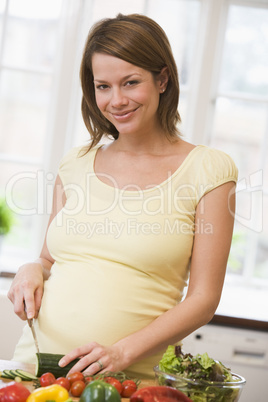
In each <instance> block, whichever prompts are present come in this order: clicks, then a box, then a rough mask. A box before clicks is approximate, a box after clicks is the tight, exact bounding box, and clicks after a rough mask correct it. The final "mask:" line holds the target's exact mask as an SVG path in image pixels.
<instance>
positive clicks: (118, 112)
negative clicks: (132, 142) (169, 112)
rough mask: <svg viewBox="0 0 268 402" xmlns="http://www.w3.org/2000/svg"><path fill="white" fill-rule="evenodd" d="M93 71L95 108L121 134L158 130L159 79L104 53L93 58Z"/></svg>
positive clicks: (160, 84)
mask: <svg viewBox="0 0 268 402" xmlns="http://www.w3.org/2000/svg"><path fill="white" fill-rule="evenodd" d="M92 70H93V76H94V86H95V94H96V102H97V106H98V108H99V109H100V111H101V113H102V114H103V115H104V116H105V117H106V118H107V119H108V120H109V121H110V122H111V123H112V124H113V125H114V126H115V127H116V128H117V130H118V132H119V133H120V134H126V133H130V134H136V133H138V134H142V133H145V132H148V131H150V130H156V129H159V126H160V124H159V121H158V115H157V109H158V105H159V96H160V93H161V92H162V87H163V84H162V83H161V82H162V81H161V79H160V77H159V79H155V78H154V77H153V75H152V73H151V72H150V71H147V70H144V69H142V68H140V67H137V66H135V65H133V64H130V63H128V62H126V61H124V60H122V59H119V58H117V57H113V56H109V55H106V54H103V53H95V54H94V55H93V57H92Z"/></svg>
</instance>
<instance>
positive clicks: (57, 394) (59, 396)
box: [26, 384, 69, 402]
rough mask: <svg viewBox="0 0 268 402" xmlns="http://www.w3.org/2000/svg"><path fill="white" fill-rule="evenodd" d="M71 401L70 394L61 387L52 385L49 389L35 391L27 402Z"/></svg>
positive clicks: (42, 388)
mask: <svg viewBox="0 0 268 402" xmlns="http://www.w3.org/2000/svg"><path fill="white" fill-rule="evenodd" d="M67 399H69V392H68V391H67V389H65V388H63V387H62V386H61V385H58V384H52V385H49V386H48V387H41V388H37V389H35V390H34V391H33V392H32V393H31V395H30V396H29V397H28V398H27V400H26V402H47V401H49V402H52V401H53V402H54V401H55V402H65V401H67Z"/></svg>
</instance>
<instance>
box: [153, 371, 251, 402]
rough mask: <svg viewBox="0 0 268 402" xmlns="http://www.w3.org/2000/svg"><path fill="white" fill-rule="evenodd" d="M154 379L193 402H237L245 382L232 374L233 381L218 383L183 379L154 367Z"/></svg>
mask: <svg viewBox="0 0 268 402" xmlns="http://www.w3.org/2000/svg"><path fill="white" fill-rule="evenodd" d="M154 372H155V378H156V381H157V383H158V384H159V385H167V386H170V387H173V388H176V389H178V390H180V391H182V392H183V393H184V394H185V395H187V396H188V397H189V398H190V399H191V400H192V401H193V402H219V401H220V402H237V401H238V400H239V398H240V396H241V392H242V389H243V387H244V385H245V384H246V380H245V379H244V378H243V377H241V376H240V375H238V374H234V373H232V376H233V378H234V381H230V382H219V381H206V380H194V379H189V378H183V377H182V376H180V375H178V374H169V373H165V372H163V371H161V370H160V369H159V367H158V366H155V367H154Z"/></svg>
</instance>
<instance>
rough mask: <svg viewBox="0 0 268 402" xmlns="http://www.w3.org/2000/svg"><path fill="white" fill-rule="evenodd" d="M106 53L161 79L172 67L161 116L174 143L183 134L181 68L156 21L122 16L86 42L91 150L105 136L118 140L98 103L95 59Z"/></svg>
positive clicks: (85, 109)
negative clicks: (180, 105) (162, 73)
mask: <svg viewBox="0 0 268 402" xmlns="http://www.w3.org/2000/svg"><path fill="white" fill-rule="evenodd" d="M94 53H104V54H108V55H111V56H114V57H118V58H119V59H122V60H124V61H127V62H128V63H131V64H134V65H136V66H138V67H140V68H143V69H144V70H147V71H150V72H151V73H152V74H153V75H154V76H157V75H158V74H159V73H160V72H161V70H162V69H163V68H164V67H166V66H167V67H168V72H169V81H168V85H167V88H166V91H165V92H164V93H162V94H161V96H160V101H159V107H158V115H159V121H160V124H161V126H162V128H163V129H164V130H165V132H166V133H167V135H168V138H169V139H170V140H171V139H172V138H174V137H176V136H177V135H178V134H179V131H178V129H177V127H176V126H177V123H178V122H180V120H181V119H180V115H179V112H178V103H179V92H180V89H179V79H178V72H177V66H176V63H175V60H174V57H173V54H172V50H171V47H170V43H169V41H168V38H167V36H166V34H165V32H164V31H163V29H162V28H161V27H160V26H159V25H158V24H157V23H156V22H155V21H153V20H152V19H150V18H148V17H146V16H144V15H140V14H131V15H122V14H118V16H117V17H116V18H107V19H104V20H101V21H99V22H97V23H96V24H95V25H94V26H93V27H92V29H91V30H90V32H89V35H88V37H87V40H86V44H85V48H84V53H83V58H82V63H81V68H80V79H81V85H82V91H83V97H82V105H81V109H82V116H83V119H84V122H85V125H86V127H87V129H88V131H89V133H90V135H91V139H92V142H91V144H90V147H89V149H90V148H92V147H93V146H95V145H97V144H98V142H99V141H100V140H101V138H102V136H103V135H106V136H107V135H108V136H109V135H112V137H113V138H114V139H117V138H118V135H119V133H118V131H117V129H116V128H115V126H114V125H113V124H112V123H110V122H109V120H107V119H106V118H105V117H104V116H103V115H102V113H101V112H100V110H99V108H98V106H97V104H96V99H95V89H94V83H93V79H94V78H93V72H92V56H93V54H94Z"/></svg>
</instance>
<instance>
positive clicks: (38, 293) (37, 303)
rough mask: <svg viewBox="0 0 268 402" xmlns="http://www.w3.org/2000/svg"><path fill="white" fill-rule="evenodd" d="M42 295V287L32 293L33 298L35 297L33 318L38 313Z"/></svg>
mask: <svg viewBox="0 0 268 402" xmlns="http://www.w3.org/2000/svg"><path fill="white" fill-rule="evenodd" d="M42 297H43V288H38V289H37V290H36V292H35V295H34V298H35V316H34V318H37V317H38V313H39V310H40V307H41V302H42Z"/></svg>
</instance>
